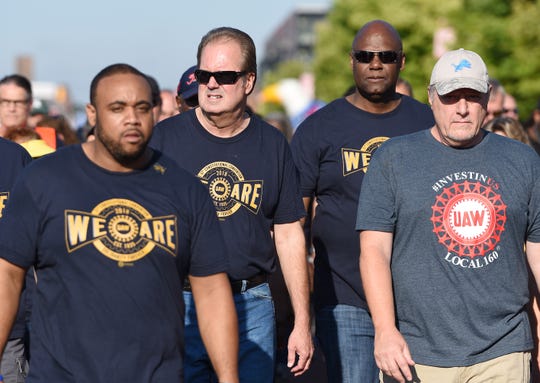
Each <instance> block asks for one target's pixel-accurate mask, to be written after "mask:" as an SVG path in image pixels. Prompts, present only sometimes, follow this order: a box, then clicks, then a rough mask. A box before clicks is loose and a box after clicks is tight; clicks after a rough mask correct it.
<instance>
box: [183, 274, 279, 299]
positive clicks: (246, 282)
mask: <svg viewBox="0 0 540 383" xmlns="http://www.w3.org/2000/svg"><path fill="white" fill-rule="evenodd" d="M267 282H268V275H267V274H266V273H259V274H256V275H254V276H253V277H251V278H248V279H239V280H235V281H230V283H231V289H232V293H233V294H241V293H243V292H245V291H246V290H248V289H252V288H254V287H257V286H259V285H262V284H263V283H267ZM184 291H189V292H191V284H190V283H189V279H188V278H186V279H185V280H184Z"/></svg>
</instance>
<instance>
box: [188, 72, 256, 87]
mask: <svg viewBox="0 0 540 383" xmlns="http://www.w3.org/2000/svg"><path fill="white" fill-rule="evenodd" d="M246 73H247V72H246V71H242V72H235V71H233V70H224V71H220V72H208V71H206V70H202V69H197V70H196V71H195V78H196V79H197V81H198V82H199V84H204V85H205V84H208V82H209V81H210V78H211V77H213V78H214V79H215V80H216V82H217V83H218V84H219V85H231V84H236V82H237V81H238V79H239V78H240V77H242V76H243V75H245V74H246Z"/></svg>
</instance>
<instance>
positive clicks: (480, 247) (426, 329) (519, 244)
mask: <svg viewBox="0 0 540 383" xmlns="http://www.w3.org/2000/svg"><path fill="white" fill-rule="evenodd" d="M428 89H429V102H430V104H431V108H432V110H433V115H434V117H435V125H434V126H433V127H432V128H431V129H429V130H425V131H420V132H418V133H413V134H410V135H406V136H402V137H398V138H393V139H391V140H389V141H388V142H387V143H385V144H384V145H382V146H381V147H380V148H379V150H377V152H376V153H375V155H374V156H373V157H372V160H371V164H370V167H369V171H368V173H367V175H366V177H365V178H364V182H363V185H362V191H361V193H360V199H359V204H358V214H357V223H356V229H357V230H359V231H360V232H361V233H360V247H361V256H360V272H361V275H362V282H363V285H364V290H365V292H366V298H367V301H368V305H369V308H370V312H371V314H372V317H373V324H374V327H375V359H376V361H377V365H378V366H379V368H380V369H381V376H380V377H381V381H384V382H396V381H397V382H405V381H411V380H412V381H414V382H419V381H421V382H422V383H430V382H437V383H454V382H462V381H468V382H472V381H475V382H476V381H478V382H480V381H482V382H529V380H530V360H531V353H530V350H531V349H532V348H533V339H532V336H531V328H530V325H529V319H528V316H527V305H528V302H529V291H528V273H527V268H528V267H530V268H531V270H532V272H533V274H534V276H535V279H536V280H537V281H538V280H540V194H539V193H538V190H540V158H539V157H538V155H537V154H536V153H535V152H534V150H533V149H532V148H530V147H529V146H527V145H525V144H522V143H521V142H518V141H516V140H511V139H509V138H507V137H502V136H499V135H497V134H493V133H489V132H486V131H485V130H483V129H481V126H482V121H483V120H484V117H485V115H486V113H487V103H488V99H489V92H490V85H489V83H488V72H487V68H486V65H485V64H484V62H483V60H482V58H481V57H480V56H479V55H478V54H476V53H474V52H471V51H467V50H464V49H459V50H455V51H450V52H447V53H445V54H444V55H443V56H442V57H441V58H440V59H439V61H438V62H437V64H436V65H435V67H434V69H433V72H432V75H431V81H430V86H429V88H428ZM525 244H526V249H527V252H526V254H525V252H524V245H525Z"/></svg>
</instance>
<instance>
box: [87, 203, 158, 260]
mask: <svg viewBox="0 0 540 383" xmlns="http://www.w3.org/2000/svg"><path fill="white" fill-rule="evenodd" d="M92 214H93V215H95V216H100V217H103V218H104V224H103V227H102V228H101V229H102V231H103V232H104V233H105V235H103V236H101V237H99V238H98V239H96V240H95V241H94V242H93V244H94V246H95V247H96V248H97V249H98V250H99V252H100V253H101V254H103V255H105V256H106V257H108V258H111V259H113V260H115V261H118V262H119V263H126V262H133V261H136V260H138V259H141V258H143V257H144V256H145V255H146V254H148V253H149V252H150V251H152V249H153V248H154V246H155V244H154V243H153V242H152V241H149V240H148V239H147V238H145V237H141V236H140V235H139V234H140V225H141V222H142V221H144V220H148V219H151V218H152V216H151V215H150V213H149V212H148V211H147V210H146V209H145V208H144V207H142V206H141V205H139V204H137V203H136V202H133V201H130V200H125V199H118V198H116V199H110V200H107V201H104V202H102V203H100V204H99V205H97V206H96V207H95V208H94V209H93V210H92Z"/></svg>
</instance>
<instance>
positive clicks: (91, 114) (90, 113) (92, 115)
mask: <svg viewBox="0 0 540 383" xmlns="http://www.w3.org/2000/svg"><path fill="white" fill-rule="evenodd" d="M86 118H87V119H88V124H89V125H90V126H96V120H97V118H96V108H95V107H94V105H92V104H86Z"/></svg>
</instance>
